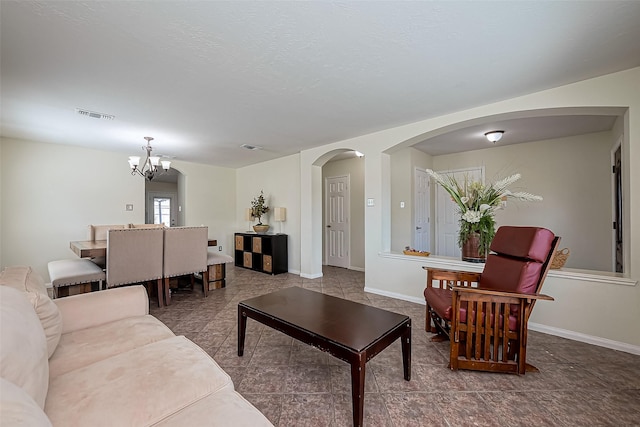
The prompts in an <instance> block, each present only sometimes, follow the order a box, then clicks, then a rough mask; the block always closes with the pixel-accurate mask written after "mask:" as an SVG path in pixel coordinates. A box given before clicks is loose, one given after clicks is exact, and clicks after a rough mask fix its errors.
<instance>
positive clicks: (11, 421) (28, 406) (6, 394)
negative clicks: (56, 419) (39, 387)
mask: <svg viewBox="0 0 640 427" xmlns="http://www.w3.org/2000/svg"><path fill="white" fill-rule="evenodd" d="M0 425H3V426H25V427H27V426H28V427H46V426H51V422H50V421H49V418H47V416H46V415H45V414H44V412H43V411H42V408H41V407H39V406H38V404H37V403H36V402H35V401H34V400H33V399H32V398H31V396H29V395H28V394H27V392H25V391H24V390H23V389H21V388H20V387H18V386H17V385H15V384H13V383H12V382H10V381H7V380H5V379H4V378H0Z"/></svg>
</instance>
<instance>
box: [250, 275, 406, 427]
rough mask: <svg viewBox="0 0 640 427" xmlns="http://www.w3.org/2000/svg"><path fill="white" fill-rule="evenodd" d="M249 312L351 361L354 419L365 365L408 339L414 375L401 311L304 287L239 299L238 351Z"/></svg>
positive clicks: (360, 409) (359, 411)
mask: <svg viewBox="0 0 640 427" xmlns="http://www.w3.org/2000/svg"><path fill="white" fill-rule="evenodd" d="M247 317H250V318H252V319H254V320H256V321H258V322H260V323H262V324H265V325H267V326H269V327H272V328H274V329H277V330H278V331H281V332H283V333H285V334H287V335H289V336H290V337H292V338H295V339H297V340H299V341H302V342H304V343H306V344H310V345H312V346H314V347H317V348H319V349H320V350H322V351H326V352H327V353H329V354H331V355H332V356H335V357H337V358H338V359H341V360H344V361H346V362H348V363H349V364H350V365H351V389H352V390H351V397H352V401H353V424H354V425H355V426H361V425H362V418H363V413H364V377H365V364H366V362H367V361H369V360H371V359H372V358H373V357H374V356H375V355H376V354H378V353H380V352H381V351H382V350H384V349H385V348H387V347H388V346H389V345H390V344H391V343H393V342H394V341H395V340H397V339H398V338H402V341H401V342H402V364H403V367H404V379H405V380H407V381H409V380H410V379H411V319H410V318H409V317H407V316H403V315H401V314H397V313H392V312H390V311H386V310H382V309H379V308H375V307H371V306H368V305H364V304H359V303H356V302H353V301H348V300H345V299H342V298H337V297H333V296H330V295H324V294H321V293H318V292H313V291H309V290H307V289H302V288H299V287H292V288H286V289H283V290H280V291H277V292H273V293H270V294H266V295H262V296H259V297H256V298H251V299H247V300H244V301H241V302H240V303H239V304H238V356H242V355H243V354H244V338H245V332H246V329H247Z"/></svg>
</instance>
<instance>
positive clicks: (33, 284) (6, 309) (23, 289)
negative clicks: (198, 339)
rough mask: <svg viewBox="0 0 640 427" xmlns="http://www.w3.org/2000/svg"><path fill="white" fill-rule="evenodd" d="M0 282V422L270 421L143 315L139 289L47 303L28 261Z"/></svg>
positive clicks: (196, 353) (183, 341) (200, 354)
mask: <svg viewBox="0 0 640 427" xmlns="http://www.w3.org/2000/svg"><path fill="white" fill-rule="evenodd" d="M0 285H1V286H0V321H1V323H0V325H1V331H0V340H1V341H0V377H1V378H0V425H3V426H5V425H7V426H9V425H11V426H13V425H28V426H47V425H55V426H151V425H154V426H190V425H192V426H230V425H233V426H270V425H271V423H270V422H269V421H268V420H267V419H266V418H265V417H264V416H263V415H262V414H261V413H260V412H259V411H258V410H257V409H256V408H255V407H253V406H252V405H251V404H250V403H249V402H247V401H246V400H245V399H244V398H243V397H242V396H241V395H240V394H238V393H237V392H236V391H235V390H234V386H233V383H232V382H231V378H230V377H229V375H227V374H226V373H225V372H224V371H223V370H222V369H221V368H220V367H219V366H218V364H217V363H216V362H215V361H214V360H213V359H212V358H211V357H210V356H209V355H208V354H207V353H206V352H205V351H204V350H202V349H201V348H200V347H198V346H197V345H196V344H194V343H193V342H191V341H189V340H188V339H187V338H185V337H183V336H175V335H174V334H173V333H172V332H171V330H169V328H167V326H165V325H164V324H163V323H162V322H160V321H159V320H158V319H156V318H155V317H153V316H151V315H149V300H148V298H147V293H146V291H145V289H144V287H142V286H129V287H122V288H115V289H110V290H106V291H101V292H93V293H89V294H82V295H75V296H71V297H68V298H62V299H59V300H55V301H53V300H51V299H50V298H49V297H48V295H47V293H46V290H45V287H44V283H43V281H42V278H40V277H39V276H38V275H36V274H35V273H34V272H33V271H32V270H31V269H30V268H29V267H8V268H6V269H5V270H4V271H3V272H2V273H1V274H0Z"/></svg>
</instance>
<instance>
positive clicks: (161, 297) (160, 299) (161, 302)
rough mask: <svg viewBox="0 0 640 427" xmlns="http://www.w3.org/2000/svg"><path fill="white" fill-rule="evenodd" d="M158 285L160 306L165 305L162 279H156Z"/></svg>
mask: <svg viewBox="0 0 640 427" xmlns="http://www.w3.org/2000/svg"><path fill="white" fill-rule="evenodd" d="M156 287H157V288H158V289H157V294H158V307H163V306H164V304H163V299H164V296H163V294H164V292H163V288H162V279H158V280H156Z"/></svg>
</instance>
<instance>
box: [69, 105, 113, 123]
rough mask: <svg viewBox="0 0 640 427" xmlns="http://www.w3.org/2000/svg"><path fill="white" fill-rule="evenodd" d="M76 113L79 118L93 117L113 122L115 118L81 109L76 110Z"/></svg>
mask: <svg viewBox="0 0 640 427" xmlns="http://www.w3.org/2000/svg"><path fill="white" fill-rule="evenodd" d="M76 113H78V114H80V115H81V116H86V117H93V118H94V119H103V120H113V119H115V118H116V116H112V115H111V114H103V113H96V112H95V111H89V110H83V109H82V108H76Z"/></svg>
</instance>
